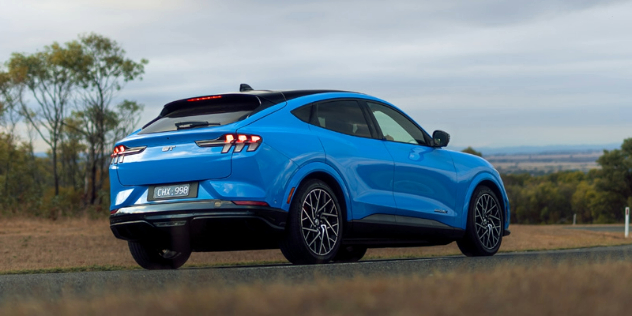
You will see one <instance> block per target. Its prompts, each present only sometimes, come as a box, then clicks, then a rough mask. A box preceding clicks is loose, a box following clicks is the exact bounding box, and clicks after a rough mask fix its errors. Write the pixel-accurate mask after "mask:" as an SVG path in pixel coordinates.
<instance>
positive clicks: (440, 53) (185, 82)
mask: <svg viewBox="0 0 632 316" xmlns="http://www.w3.org/2000/svg"><path fill="white" fill-rule="evenodd" d="M5 1H6V0H5ZM4 8H6V9H4ZM0 29H3V30H11V31H10V32H2V33H1V34H0V43H2V45H1V46H0V60H2V59H5V60H6V59H8V58H9V56H10V53H11V52H13V51H28V52H31V51H35V50H36V49H38V48H41V47H43V46H44V45H47V44H50V43H51V42H52V41H61V42H63V41H67V40H71V39H74V38H76V35H77V34H79V33H85V32H91V31H94V32H97V33H100V34H104V35H106V36H109V37H111V38H113V39H116V40H117V41H119V42H120V43H121V44H122V45H123V47H125V49H126V50H127V52H128V55H129V56H130V57H132V58H135V59H139V58H147V59H149V60H150V64H149V65H148V66H147V67H146V70H147V73H146V75H145V76H144V78H145V79H144V80H143V81H140V82H132V83H130V84H128V85H127V87H126V88H125V90H124V91H123V92H122V93H121V95H120V99H122V98H128V99H135V100H137V101H139V102H141V103H144V104H146V111H145V113H144V116H143V121H147V120H149V119H150V118H151V117H153V116H155V115H156V114H157V113H158V112H159V110H160V107H161V106H162V105H163V104H165V103H167V102H169V101H171V100H174V99H179V98H183V97H188V96H193V95H202V94H212V93H218V92H227V91H235V90H236V89H237V87H238V84H239V83H241V82H247V83H249V84H251V85H252V86H253V87H255V88H263V89H268V88H271V89H303V88H334V89H346V90H352V91H360V92H365V93H368V94H372V95H376V96H378V97H381V98H384V99H386V100H388V101H391V102H392V103H394V104H396V105H397V106H399V107H401V108H402V109H404V110H405V111H407V112H409V113H410V114H411V115H412V116H413V117H414V118H415V119H416V120H418V121H419V122H420V124H422V126H424V127H425V128H426V129H429V130H431V129H434V128H443V129H446V130H448V132H450V133H451V134H452V136H453V138H452V139H453V142H454V144H462V145H464V146H467V145H473V146H495V145H498V146H504V145H506V144H510V145H537V144H562V143H567V144H584V143H595V142H600V141H601V140H603V139H606V138H610V139H611V138H612V137H619V139H623V138H626V137H630V136H632V135H631V134H632V130H631V129H629V128H628V125H630V124H629V123H630V120H629V119H627V118H626V117H632V116H630V114H632V113H630V110H627V109H628V108H629V107H630V103H631V101H632V92H630V89H629V87H630V84H631V83H632V76H631V75H632V73H631V72H632V67H631V66H632V57H630V56H632V41H630V40H629V30H630V29H632V3H631V2H630V1H557V0H555V1H521V2H520V1H499V0H493V1H492V0H487V1H440V2H438V1H414V0H410V1H388V2H386V1H266V2H261V1H189V0H187V1H162V2H156V1H140V2H139V1H134V2H133V3H129V1H119V0H117V1H92V2H88V3H84V2H83V1H13V0H8V2H7V3H6V4H5V3H3V10H2V13H0ZM580 130H584V131H586V133H580V132H578V131H580ZM543 131H546V132H543ZM544 135H546V137H544ZM613 141H614V142H616V141H617V140H616V139H614V140H612V141H610V142H613Z"/></svg>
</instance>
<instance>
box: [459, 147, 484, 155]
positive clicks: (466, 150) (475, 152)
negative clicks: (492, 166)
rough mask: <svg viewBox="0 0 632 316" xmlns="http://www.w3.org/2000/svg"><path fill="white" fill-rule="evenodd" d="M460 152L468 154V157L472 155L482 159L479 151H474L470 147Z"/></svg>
mask: <svg viewBox="0 0 632 316" xmlns="http://www.w3.org/2000/svg"><path fill="white" fill-rule="evenodd" d="M461 152H464V153H466V154H470V155H474V156H479V157H483V154H482V153H481V152H480V151H476V150H475V149H474V148H472V147H471V146H470V147H467V148H465V149H463V150H461Z"/></svg>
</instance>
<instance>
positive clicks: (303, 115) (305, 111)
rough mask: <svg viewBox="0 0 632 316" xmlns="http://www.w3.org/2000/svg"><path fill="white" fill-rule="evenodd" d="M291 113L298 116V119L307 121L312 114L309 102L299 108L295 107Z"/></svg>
mask: <svg viewBox="0 0 632 316" xmlns="http://www.w3.org/2000/svg"><path fill="white" fill-rule="evenodd" d="M292 114H294V116H296V117H298V119H299V120H301V121H303V122H306V123H309V117H310V116H311V114H312V105H311V104H309V105H305V106H302V107H300V108H296V109H294V110H292Z"/></svg>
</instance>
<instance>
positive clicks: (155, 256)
mask: <svg viewBox="0 0 632 316" xmlns="http://www.w3.org/2000/svg"><path fill="white" fill-rule="evenodd" d="M127 245H128V246H129V251H130V253H131V254H132V257H134V260H136V263H138V265H140V266H141V267H143V268H145V269H147V270H159V269H177V268H179V267H181V266H182V265H183V264H184V263H185V262H187V260H188V259H189V256H190V255H191V251H174V250H170V249H160V248H158V247H152V246H149V245H147V244H143V243H138V242H133V241H128V242H127Z"/></svg>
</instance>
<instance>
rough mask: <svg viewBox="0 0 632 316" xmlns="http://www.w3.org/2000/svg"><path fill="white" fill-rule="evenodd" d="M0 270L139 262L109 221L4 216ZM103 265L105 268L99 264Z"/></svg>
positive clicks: (613, 238) (609, 241)
mask: <svg viewBox="0 0 632 316" xmlns="http://www.w3.org/2000/svg"><path fill="white" fill-rule="evenodd" d="M511 231H512V234H511V236H509V237H507V238H505V239H504V240H503V246H502V248H501V251H522V250H540V249H557V248H575V247H590V246H599V245H618V244H625V243H632V239H628V240H625V239H624V238H623V234H622V233H620V234H619V233H608V232H590V231H577V230H569V229H563V227H562V226H523V225H513V226H511ZM456 254H460V252H459V250H458V248H457V247H456V244H454V243H453V244H451V245H447V246H440V247H425V248H397V249H371V250H369V252H368V254H367V256H366V258H367V259H376V258H410V257H428V256H445V255H456ZM0 255H1V256H2V258H3V260H0V273H3V272H4V273H6V272H8V271H16V270H36V269H52V268H71V267H81V266H83V267H85V266H94V265H99V266H103V267H108V266H110V267H111V266H115V267H133V268H136V267H137V265H136V263H135V262H134V260H133V259H132V257H131V255H130V254H129V251H128V249H127V243H126V242H124V241H121V240H118V239H116V238H114V236H113V235H112V233H111V231H110V229H109V224H108V221H107V220H88V219H64V220H58V221H54V222H53V221H49V220H34V219H15V218H14V219H2V220H0ZM263 262H286V261H285V258H284V257H283V255H282V254H281V252H280V251H278V250H262V251H236V252H215V253H194V254H192V255H191V259H190V260H189V262H188V263H187V265H189V266H191V265H197V266H199V265H225V264H236V263H239V264H257V263H263ZM96 269H102V268H98V267H97V268H96Z"/></svg>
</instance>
